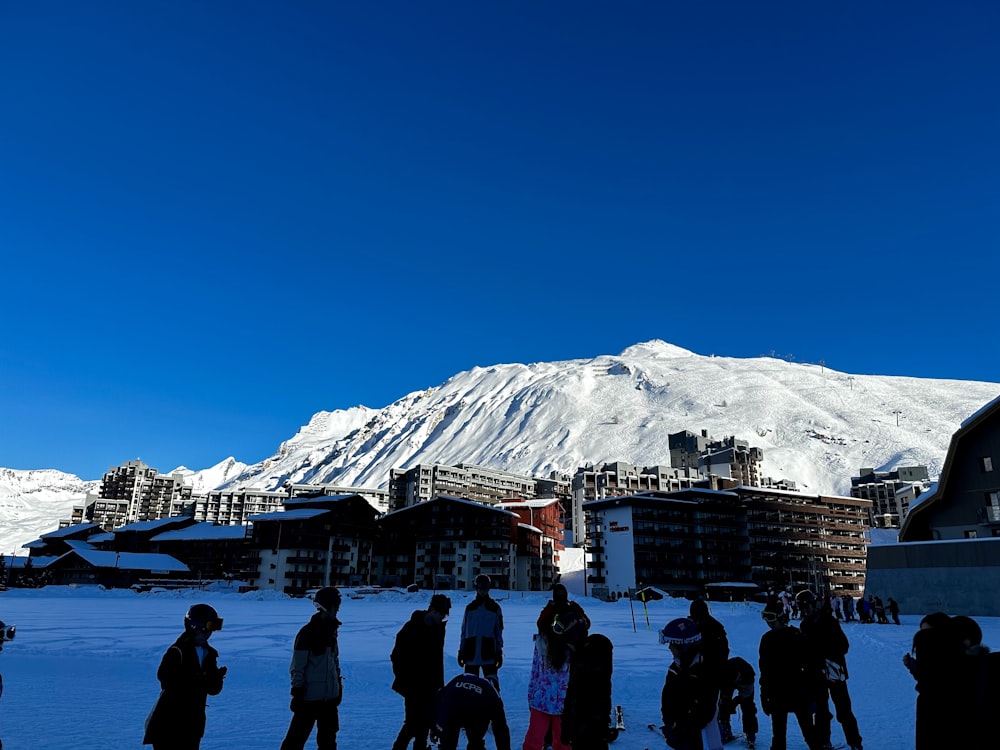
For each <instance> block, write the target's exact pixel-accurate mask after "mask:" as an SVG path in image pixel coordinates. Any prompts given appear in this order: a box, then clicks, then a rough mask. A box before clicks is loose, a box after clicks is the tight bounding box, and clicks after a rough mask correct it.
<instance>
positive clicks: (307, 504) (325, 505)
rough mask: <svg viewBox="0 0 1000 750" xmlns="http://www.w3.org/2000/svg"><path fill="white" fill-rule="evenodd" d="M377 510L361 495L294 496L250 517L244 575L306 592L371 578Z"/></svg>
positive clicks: (272, 585)
mask: <svg viewBox="0 0 1000 750" xmlns="http://www.w3.org/2000/svg"><path fill="white" fill-rule="evenodd" d="M378 515H379V513H378V511H377V510H376V509H375V508H373V507H372V505H371V503H369V502H368V501H367V500H366V499H365V498H364V497H363V496H362V495H358V494H353V495H334V496H323V497H310V498H293V499H289V500H286V501H285V510H281V511H274V512H271V513H262V514H259V515H254V516H250V518H249V520H250V523H251V524H252V535H251V537H250V539H249V541H248V546H249V548H250V551H249V553H248V555H249V557H248V559H247V566H246V568H247V570H246V573H245V574H244V576H242V577H244V578H246V579H248V580H250V582H251V583H252V584H254V585H256V586H257V587H258V588H260V589H271V590H274V591H282V592H285V593H288V594H303V593H305V592H306V591H307V590H309V589H311V588H317V587H320V586H328V585H333V586H358V585H362V584H370V583H371V582H372V569H373V547H374V542H375V538H376V535H377V534H378V528H377V525H376V519H377V518H378Z"/></svg>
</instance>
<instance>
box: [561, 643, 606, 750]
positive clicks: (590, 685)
mask: <svg viewBox="0 0 1000 750" xmlns="http://www.w3.org/2000/svg"><path fill="white" fill-rule="evenodd" d="M571 659H572V662H571V665H570V670H569V683H568V684H567V686H566V700H565V701H564V702H563V714H562V744H563V745H572V746H573V750H608V739H609V735H610V733H611V676H612V673H613V672H614V646H613V644H612V643H611V640H610V639H609V638H608V637H607V636H605V635H602V634H600V633H591V634H590V635H588V636H587V637H586V638H585V639H584V640H583V642H582V643H581V644H580V645H579V647H578V648H577V650H576V651H575V652H574V653H573V656H572V657H571Z"/></svg>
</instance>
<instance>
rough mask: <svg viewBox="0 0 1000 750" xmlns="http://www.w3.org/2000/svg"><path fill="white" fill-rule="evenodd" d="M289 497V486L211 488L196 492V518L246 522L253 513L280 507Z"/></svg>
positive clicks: (237, 524) (227, 522)
mask: <svg viewBox="0 0 1000 750" xmlns="http://www.w3.org/2000/svg"><path fill="white" fill-rule="evenodd" d="M287 499H288V492H287V491H285V490H258V489H239V490H211V491H209V492H208V493H206V494H204V495H195V496H194V514H193V515H194V520H195V521H203V522H208V523H216V524H224V525H235V526H246V525H247V523H249V520H250V517H251V516H255V515H260V514H262V513H271V512H273V511H276V510H280V509H281V508H282V506H283V505H284V504H285V500H287Z"/></svg>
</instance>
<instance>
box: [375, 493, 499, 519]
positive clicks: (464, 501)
mask: <svg viewBox="0 0 1000 750" xmlns="http://www.w3.org/2000/svg"><path fill="white" fill-rule="evenodd" d="M439 500H451V501H452V502H456V503H462V504H463V505H472V506H475V507H476V508H480V509H482V508H485V509H486V510H492V511H495V512H497V513H503V514H505V515H508V516H514V517H515V518H516V517H517V513H515V512H514V511H512V510H504V509H503V508H501V507H499V506H500V503H498V504H497V505H486V504H484V503H479V502H476V501H475V500H469V498H467V497H453V496H452V495H436V496H434V497H432V498H431V499H430V500H425V501H423V502H422V503H417V504H416V505H407V506H406V507H405V508H400V509H399V510H394V511H390V512H389V513H386V514H385V515H384V516H382V517H383V518H388V517H389V516H395V515H397V514H398V513H406V512H407V511H411V510H414V509H415V508H420V507H423V506H426V505H428V504H429V503H433V502H437V501H439Z"/></svg>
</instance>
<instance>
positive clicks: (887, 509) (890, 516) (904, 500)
mask: <svg viewBox="0 0 1000 750" xmlns="http://www.w3.org/2000/svg"><path fill="white" fill-rule="evenodd" d="M930 486H931V482H930V479H929V478H928V474H927V467H926V466H900V467H899V468H897V469H894V470H893V471H875V469H873V468H863V469H861V471H859V472H858V476H856V477H851V497H862V498H864V499H866V500H871V501H872V510H871V519H870V523H871V526H872V527H873V528H878V529H898V528H899V527H900V526H901V525H902V522H903V519H904V518H906V513H907V511H908V510H909V507H910V504H911V503H913V502H914V501H915V500H916V499H917V498H918V497H920V495H921V494H923V493H924V492H926V491H927V490H928V489H930Z"/></svg>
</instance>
